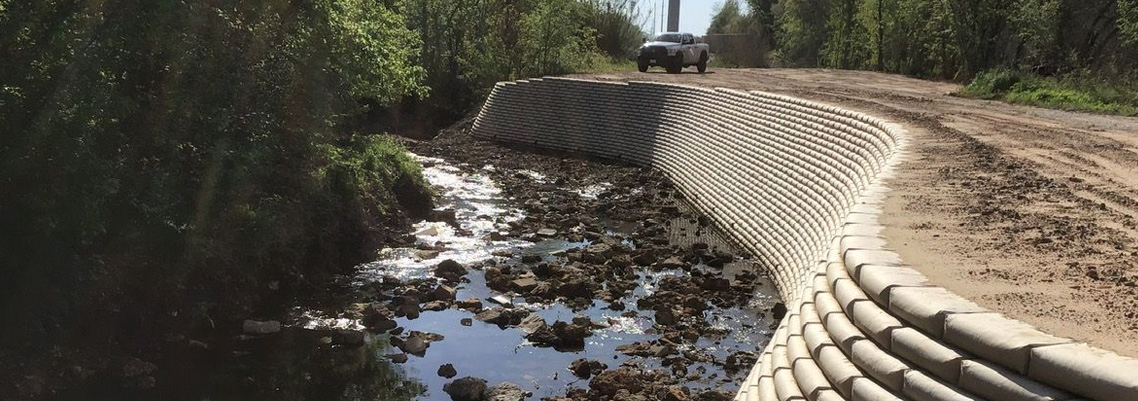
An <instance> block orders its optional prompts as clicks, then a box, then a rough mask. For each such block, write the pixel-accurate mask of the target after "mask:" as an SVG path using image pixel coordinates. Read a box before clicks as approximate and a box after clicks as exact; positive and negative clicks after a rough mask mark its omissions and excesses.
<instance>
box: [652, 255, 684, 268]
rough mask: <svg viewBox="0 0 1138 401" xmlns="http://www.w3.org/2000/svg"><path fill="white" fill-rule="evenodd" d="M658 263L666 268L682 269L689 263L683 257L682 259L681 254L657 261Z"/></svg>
mask: <svg viewBox="0 0 1138 401" xmlns="http://www.w3.org/2000/svg"><path fill="white" fill-rule="evenodd" d="M656 265H657V266H659V267H660V268H664V269H682V268H684V267H686V266H687V265H688V264H687V263H685V262H684V261H683V259H680V257H679V256H672V257H670V258H667V259H664V260H662V261H660V262H657V263H656Z"/></svg>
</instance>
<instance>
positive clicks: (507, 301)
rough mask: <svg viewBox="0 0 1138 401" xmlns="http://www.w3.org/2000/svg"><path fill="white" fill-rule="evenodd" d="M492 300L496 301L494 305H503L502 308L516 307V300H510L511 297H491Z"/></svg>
mask: <svg viewBox="0 0 1138 401" xmlns="http://www.w3.org/2000/svg"><path fill="white" fill-rule="evenodd" d="M490 300H491V301H494V303H496V304H498V305H502V306H513V305H514V300H513V299H510V297H507V296H505V295H495V296H492V297H490Z"/></svg>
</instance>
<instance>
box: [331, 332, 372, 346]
mask: <svg viewBox="0 0 1138 401" xmlns="http://www.w3.org/2000/svg"><path fill="white" fill-rule="evenodd" d="M365 339H366V336H365V335H364V332H362V331H359V330H336V331H333V332H332V343H333V344H337V345H343V346H346V347H359V346H362V345H364V340H365Z"/></svg>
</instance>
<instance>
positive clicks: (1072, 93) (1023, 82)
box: [961, 69, 1138, 116]
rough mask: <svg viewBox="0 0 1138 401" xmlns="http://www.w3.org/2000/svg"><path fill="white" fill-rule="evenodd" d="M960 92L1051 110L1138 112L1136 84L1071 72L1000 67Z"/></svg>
mask: <svg viewBox="0 0 1138 401" xmlns="http://www.w3.org/2000/svg"><path fill="white" fill-rule="evenodd" d="M961 94H962V95H965V96H970V97H976V98H981V99H998V100H1004V101H1007V102H1011V103H1018V104H1025V105H1031V106H1040V107H1047V108H1053V109H1063V110H1079V111H1089V112H1095V113H1104V114H1116V115H1125V116H1134V115H1138V87H1136V86H1135V85H1134V84H1132V83H1129V82H1113V81H1109V80H1104V79H1101V78H1093V76H1092V75H1091V74H1090V73H1085V72H1084V73H1072V74H1068V75H1066V76H1063V77H1059V78H1051V77H1040V76H1037V75H1034V74H1030V73H1026V72H1020V71H1014V70H1007V69H1000V70H991V71H986V72H983V73H980V74H978V75H977V76H976V78H975V79H973V80H972V82H971V83H969V84H968V86H966V87H964V89H963V90H961Z"/></svg>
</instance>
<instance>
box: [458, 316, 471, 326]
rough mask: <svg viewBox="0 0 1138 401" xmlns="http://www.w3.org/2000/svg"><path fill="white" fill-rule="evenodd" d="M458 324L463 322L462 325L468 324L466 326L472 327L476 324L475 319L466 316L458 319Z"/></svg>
mask: <svg viewBox="0 0 1138 401" xmlns="http://www.w3.org/2000/svg"><path fill="white" fill-rule="evenodd" d="M458 324H461V325H463V326H466V327H470V326H472V325H474V319H471V318H468V317H464V318H462V319H461V320H459V321H458Z"/></svg>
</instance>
